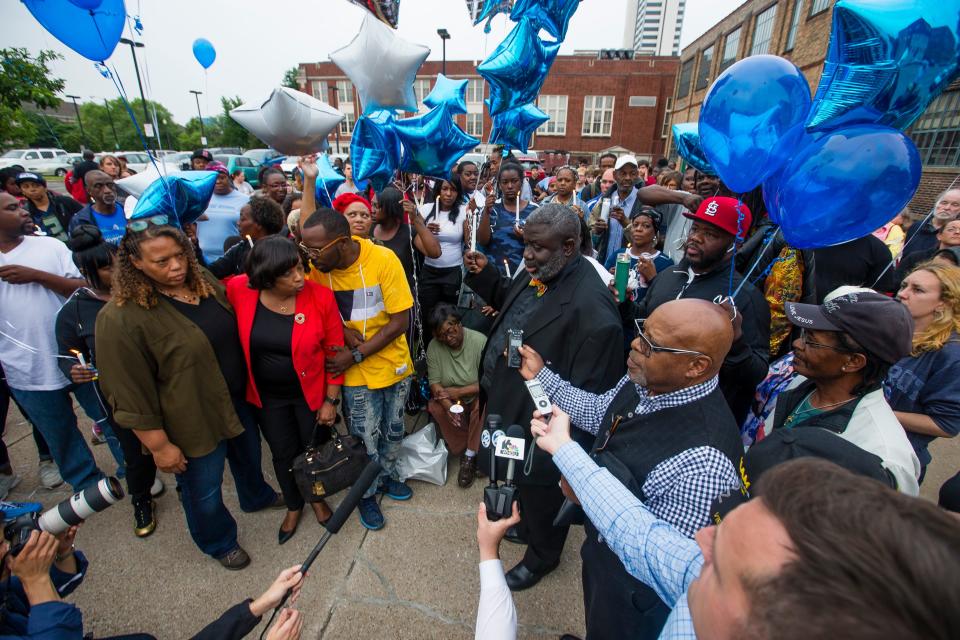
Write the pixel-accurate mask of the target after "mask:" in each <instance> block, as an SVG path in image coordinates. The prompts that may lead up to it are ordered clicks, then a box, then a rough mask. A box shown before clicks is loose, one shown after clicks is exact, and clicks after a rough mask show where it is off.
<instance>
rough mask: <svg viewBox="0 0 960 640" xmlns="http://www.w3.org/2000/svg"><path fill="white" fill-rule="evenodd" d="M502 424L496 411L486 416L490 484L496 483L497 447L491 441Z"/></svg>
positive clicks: (501, 419)
mask: <svg viewBox="0 0 960 640" xmlns="http://www.w3.org/2000/svg"><path fill="white" fill-rule="evenodd" d="M501 426H503V418H501V417H500V416H499V415H497V414H496V413H492V414H490V415H489V416H487V429H488V430H489V432H490V484H492V485H495V484H497V455H496V451H497V447H496V444H495V443H494V442H493V434H495V433H496V432H497V431H498V430H499V429H500V427H501Z"/></svg>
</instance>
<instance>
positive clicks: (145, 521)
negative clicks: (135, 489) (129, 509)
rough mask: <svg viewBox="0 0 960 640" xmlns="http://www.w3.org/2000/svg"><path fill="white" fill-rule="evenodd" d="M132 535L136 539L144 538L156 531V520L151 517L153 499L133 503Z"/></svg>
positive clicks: (148, 498)
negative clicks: (134, 535)
mask: <svg viewBox="0 0 960 640" xmlns="http://www.w3.org/2000/svg"><path fill="white" fill-rule="evenodd" d="M133 522H134V524H133V533H134V534H136V536H137V537H138V538H146V537H147V536H149V535H150V534H151V533H153V532H154V531H155V530H156V529H157V519H156V517H154V515H153V498H150V497H147V498H146V499H145V500H134V501H133Z"/></svg>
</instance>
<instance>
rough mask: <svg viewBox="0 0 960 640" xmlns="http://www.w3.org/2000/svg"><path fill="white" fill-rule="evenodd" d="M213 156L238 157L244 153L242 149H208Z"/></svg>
mask: <svg viewBox="0 0 960 640" xmlns="http://www.w3.org/2000/svg"><path fill="white" fill-rule="evenodd" d="M207 151H209V152H210V153H212V154H213V155H215V156H216V155H221V156H225V155H237V156H239V155H240V154H241V153H243V151H241V150H240V147H210V148H209V149H207Z"/></svg>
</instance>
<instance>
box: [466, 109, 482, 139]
mask: <svg viewBox="0 0 960 640" xmlns="http://www.w3.org/2000/svg"><path fill="white" fill-rule="evenodd" d="M464 131H466V132H467V135H468V136H473V137H475V138H480V137H482V136H483V113H468V114H467V126H466V127H465V128H464Z"/></svg>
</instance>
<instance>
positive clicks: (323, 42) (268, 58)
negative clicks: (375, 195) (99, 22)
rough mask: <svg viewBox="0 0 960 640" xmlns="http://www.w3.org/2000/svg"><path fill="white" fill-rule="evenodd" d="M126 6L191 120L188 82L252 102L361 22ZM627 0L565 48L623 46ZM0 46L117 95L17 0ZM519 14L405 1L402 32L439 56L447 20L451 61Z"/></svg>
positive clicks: (698, 23) (76, 84) (699, 14)
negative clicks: (198, 46)
mask: <svg viewBox="0 0 960 640" xmlns="http://www.w3.org/2000/svg"><path fill="white" fill-rule="evenodd" d="M742 2H743V0H687V4H686V11H685V14H686V20H685V23H684V25H683V33H682V36H681V41H680V42H681V46H686V44H687V43H689V42H691V41H693V40H694V39H696V38H697V37H698V36H700V35H701V34H702V33H703V32H704V31H706V30H707V29H709V28H710V27H711V26H712V25H713V24H715V23H716V22H718V21H719V20H720V19H721V18H723V17H724V16H726V15H727V14H728V13H730V11H732V10H733V9H734V8H736V7H737V6H739V5H740V4H741V3H742ZM126 6H127V12H128V13H129V14H131V15H138V14H139V15H140V18H141V21H142V22H143V26H144V31H143V38H142V39H143V42H144V44H145V45H146V47H145V48H144V49H138V51H137V55H138V57H139V58H140V60H141V64H143V61H144V60H145V61H146V69H145V71H146V75H147V76H148V80H149V86H148V87H146V88H145V90H146V92H147V98H148V99H155V100H157V101H158V102H161V103H162V104H164V105H166V106H167V108H169V109H170V110H171V111H172V112H173V115H174V118H175V119H176V120H177V121H178V122H180V123H185V122H186V121H187V120H188V119H189V118H191V117H193V116H195V115H196V110H197V107H196V103H195V102H194V97H193V96H192V95H191V94H190V93H189V92H188V91H189V90H190V89H198V90H201V91H205V92H206V95H204V96H201V102H200V106H201V108H202V110H203V115H204V116H207V115H215V114H216V113H217V112H218V111H219V109H220V102H219V96H221V95H229V96H234V95H238V96H240V97H241V98H242V99H243V100H245V101H250V100H260V99H262V98H265V97H266V96H267V95H268V94H269V92H270V90H271V89H272V88H273V87H275V86H278V85H279V84H280V81H281V79H282V77H283V73H284V71H285V70H287V69H289V68H290V67H294V66H296V65H297V64H298V63H300V62H316V61H321V60H326V59H327V56H328V54H329V53H330V52H331V51H334V50H336V49H338V48H340V47H342V46H344V45H346V44H348V43H349V42H350V40H351V39H352V38H353V37H354V35H355V34H356V33H357V31H358V30H359V28H360V22H361V19H362V17H363V12H364V10H363V9H361V8H359V7H357V6H355V5H353V4H351V3H350V2H348V1H347V0H306V1H302V2H296V3H279V2H277V3H274V2H259V1H256V0H126ZM625 13H626V0H584V1H583V3H582V5H581V6H580V8H579V9H578V10H577V13H576V14H575V15H574V16H573V19H572V20H571V22H570V28H569V30H568V32H567V39H566V41H565V42H564V44H563V47H562V49H561V53H562V54H569V53H573V50H574V49H600V48H620V47H621V46H622V44H623V22H624V18H625ZM0 16H2V17H3V19H2V20H0V47H26V48H27V49H29V50H30V51H31V52H34V53H36V52H37V51H39V50H40V49H54V50H56V51H58V52H60V53H62V54H63V56H64V60H61V61H58V62H56V63H55V64H54V66H53V72H54V74H55V75H56V76H58V77H61V78H63V79H64V80H66V93H69V94H75V95H79V96H84V100H91V99H96V100H97V101H102V99H103V98H104V97H107V98H110V99H113V98H115V97H117V96H116V91H115V90H114V89H113V85H112V84H111V83H110V81H109V80H107V79H105V78H103V77H102V76H101V75H100V74H99V72H98V71H97V70H96V69H95V68H94V64H93V63H92V62H90V61H88V60H87V59H85V58H83V57H81V56H80V55H79V54H77V53H75V52H73V51H72V50H70V49H68V48H67V47H65V46H64V45H62V44H60V42H59V41H57V40H56V38H54V37H53V36H51V35H50V34H49V33H47V32H46V30H44V29H43V28H42V27H41V26H40V24H39V23H38V22H37V21H36V20H35V19H34V18H33V16H32V15H30V12H29V11H27V9H26V7H25V6H24V5H23V4H22V3H21V2H20V1H19V0H0ZM602 16H605V17H602ZM512 24H513V23H512V22H508V21H507V19H506V18H505V17H504V16H497V18H496V19H495V20H494V22H493V29H492V31H491V32H490V34H489V35H487V34H484V33H483V28H482V26H477V27H474V26H473V25H472V24H471V22H470V19H469V14H468V12H467V8H466V3H465V2H463V1H462V0H402V2H401V4H400V24H399V29H398V31H399V34H400V36H402V37H403V38H405V39H407V40H410V41H412V42H417V43H420V44H424V45H427V46H428V47H430V48H431V49H432V52H431V54H430V59H431V60H439V59H440V58H441V46H440V38H439V37H438V36H437V34H436V31H437V29H438V28H439V27H445V28H446V29H447V30H448V31H449V32H450V36H451V39H450V40H449V41H448V42H447V59H448V60H482V59H483V57H484V56H485V54H486V53H489V52H490V51H492V50H493V49H494V48H495V47H496V46H497V44H498V43H499V42H500V41H501V40H502V39H503V37H504V36H505V35H506V34H507V33H508V32H509V29H510V26H511V25H512ZM199 37H204V38H207V39H208V40H210V41H211V42H212V43H213V45H214V47H215V48H216V50H217V59H216V62H214V64H213V66H212V67H210V69H209V70H208V72H207V76H206V77H204V72H203V69H202V68H201V67H200V65H199V64H198V63H197V62H196V60H194V58H193V51H192V49H191V44H192V43H193V40H194V39H195V38H199ZM108 62H109V63H112V64H113V65H115V66H116V69H117V72H118V73H119V75H120V79H121V80H122V82H123V84H124V86H125V88H126V90H127V92H128V95H129V97H130V98H131V99H132V98H134V97H136V96H137V82H136V77H135V75H134V70H133V63H132V61H131V58H130V48H129V47H128V46H125V45H118V46H117V49H116V51H114V54H113V57H112V58H111V59H110V60H109V61H108Z"/></svg>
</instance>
